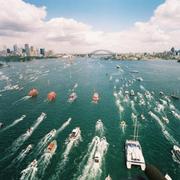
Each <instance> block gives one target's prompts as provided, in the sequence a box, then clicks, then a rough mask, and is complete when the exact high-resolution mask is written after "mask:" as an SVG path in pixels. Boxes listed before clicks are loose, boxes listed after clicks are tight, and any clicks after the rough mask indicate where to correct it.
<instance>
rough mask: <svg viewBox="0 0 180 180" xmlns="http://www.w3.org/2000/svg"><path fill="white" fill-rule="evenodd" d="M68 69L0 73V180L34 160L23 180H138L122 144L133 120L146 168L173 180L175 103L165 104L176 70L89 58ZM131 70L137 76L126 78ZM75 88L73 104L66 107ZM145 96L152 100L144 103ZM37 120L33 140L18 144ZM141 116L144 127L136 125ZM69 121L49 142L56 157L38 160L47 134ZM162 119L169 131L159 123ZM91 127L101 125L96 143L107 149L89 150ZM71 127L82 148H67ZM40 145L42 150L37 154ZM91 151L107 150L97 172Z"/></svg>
mask: <svg viewBox="0 0 180 180" xmlns="http://www.w3.org/2000/svg"><path fill="white" fill-rule="evenodd" d="M72 62H73V63H70V62H69V61H68V60H61V59H60V60H57V59H51V60H33V61H30V62H21V63H19V62H11V63H9V64H10V67H5V68H2V69H0V122H2V123H4V125H5V127H4V128H6V129H1V130H0V145H1V146H0V152H1V153H0V175H1V176H0V177H1V179H3V180H6V179H7V180H9V179H20V178H21V177H22V174H21V171H22V170H24V169H26V168H27V166H28V165H29V164H30V163H31V162H32V161H33V160H34V159H37V161H38V166H37V171H33V172H28V173H29V174H28V173H27V174H26V176H25V177H23V178H24V179H65V180H70V179H105V177H106V176H107V175H108V174H110V176H111V177H112V179H113V180H119V179H127V178H129V179H130V178H133V177H136V176H138V175H141V176H143V177H145V174H144V172H142V171H141V170H140V168H137V167H134V166H133V167H132V169H131V170H128V169H127V168H126V158H125V150H124V145H125V140H126V139H131V138H132V136H131V135H132V134H133V120H132V117H131V116H132V113H134V114H135V116H137V119H138V122H139V124H140V125H139V138H138V139H139V142H140V143H141V146H142V149H143V154H144V158H145V161H146V162H147V163H150V164H153V165H155V166H156V167H157V168H159V170H160V171H161V172H162V173H163V174H164V175H165V174H166V173H168V174H169V175H170V176H171V177H172V179H173V180H178V179H180V165H179V164H178V162H176V161H175V159H174V158H173V157H172V153H171V150H172V147H173V145H174V144H176V145H179V143H180V100H173V99H171V97H169V96H170V95H171V94H172V93H174V92H177V95H179V96H180V92H179V90H180V64H179V63H177V62H176V61H102V60H99V59H90V58H89V59H85V58H79V59H78V58H76V59H74V60H72ZM116 65H120V68H119V69H117V68H116ZM132 70H137V71H138V72H139V73H131V71H132ZM137 77H142V78H143V81H142V82H139V81H137V80H136V78H137ZM76 83H77V84H78V86H77V88H75V92H76V93H77V95H78V98H77V100H76V101H75V102H73V103H68V102H67V100H68V96H69V95H70V93H71V92H72V89H73V87H74V85H75V84H76ZM14 85H18V86H16V87H13V86H14ZM33 87H35V88H37V89H38V91H39V95H38V96H37V98H28V97H27V94H28V92H29V90H30V89H32V88H33ZM131 89H133V90H134V92H135V96H125V91H129V92H130V90H131ZM50 91H55V92H56V93H57V98H56V100H55V101H54V102H48V101H47V94H48V92H50ZM95 91H96V92H98V93H99V95H100V101H99V102H98V104H94V103H92V95H93V93H94V92H95ZM160 91H163V92H164V96H161V95H160V94H159V92H160ZM147 92H150V95H151V99H148V97H146V95H145V94H147ZM178 93H179V94H178ZM119 103H120V104H119ZM132 103H134V108H135V109H134V108H132ZM122 109H123V110H122ZM149 111H151V112H152V113H153V114H154V115H155V116H151V115H150V114H149V113H148V112H149ZM42 112H44V113H45V114H46V118H44V119H43V120H42V122H41V123H39V124H37V128H36V129H34V130H33V132H32V134H30V135H29V136H28V137H27V136H24V135H23V134H24V133H25V132H26V131H27V129H28V128H29V127H35V124H36V122H37V118H38V117H40V115H41V113H42ZM141 114H144V116H145V120H142V119H141V116H140V115H141ZM22 115H25V117H24V118H23V117H22ZM70 117H71V118H72V120H71V121H70V123H69V124H67V126H65V128H64V129H63V130H62V131H61V132H59V133H58V134H57V136H55V137H54V139H56V140H57V149H56V152H55V154H53V155H52V157H46V158H44V156H43V154H44V149H45V148H46V147H47V145H48V143H47V144H44V146H43V144H42V143H41V142H42V141H41V139H42V138H43V137H45V135H46V134H47V133H48V132H50V130H52V129H56V130H58V129H59V128H60V127H61V126H62V125H63V123H65V122H66V121H67V120H68V118H70ZM154 117H155V118H154ZM163 117H166V118H167V119H168V120H169V123H166V122H165V121H163ZM19 118H21V119H20V121H19V120H18V119H19ZM158 118H159V119H158ZM98 119H101V120H102V122H103V129H104V134H103V136H105V137H106V141H107V143H108V144H105V145H101V147H99V146H98V145H97V147H96V144H95V143H93V138H94V137H95V136H96V135H98V136H100V135H99V134H98V132H97V129H96V128H95V125H96V122H97V120H98ZM15 120H17V121H15ZM123 120H124V121H125V122H126V124H127V127H126V128H125V129H122V127H120V122H121V121H123ZM9 126H10V127H9ZM7 127H8V128H7ZM75 127H80V129H81V136H82V140H79V141H78V143H77V144H70V143H66V139H67V138H68V136H69V134H70V133H71V131H72V130H73V129H74V128H75ZM101 130H102V129H101ZM101 130H100V131H101ZM163 130H165V132H164V131H163ZM52 140H53V139H52ZM29 144H32V145H33V149H32V151H30V152H29V153H27V154H25V155H24V156H22V155H21V154H22V150H23V149H25V148H26V147H27V146H28V145H29ZM37 144H38V145H37ZM40 145H42V150H41V151H40V152H39V153H38V154H37V149H38V146H40ZM95 147H96V148H102V149H103V148H104V149H106V151H104V153H103V155H102V156H103V157H101V163H100V165H99V166H98V167H96V166H95V165H94V164H93V158H92V161H91V156H92V157H93V155H94V154H93V148H94V149H95ZM88 150H89V151H88ZM64 154H65V155H64ZM43 158H44V159H43ZM42 159H43V160H42ZM40 160H41V163H40Z"/></svg>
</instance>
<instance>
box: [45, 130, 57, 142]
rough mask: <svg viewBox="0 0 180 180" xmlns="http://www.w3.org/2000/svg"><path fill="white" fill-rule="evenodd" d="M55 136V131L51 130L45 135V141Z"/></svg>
mask: <svg viewBox="0 0 180 180" xmlns="http://www.w3.org/2000/svg"><path fill="white" fill-rule="evenodd" d="M55 135H56V129H52V130H51V131H50V132H49V133H48V134H47V135H46V140H47V139H51V138H53V137H54V136H55Z"/></svg>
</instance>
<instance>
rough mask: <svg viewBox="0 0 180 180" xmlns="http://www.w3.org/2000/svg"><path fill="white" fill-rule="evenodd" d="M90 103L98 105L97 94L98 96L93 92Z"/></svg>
mask: <svg viewBox="0 0 180 180" xmlns="http://www.w3.org/2000/svg"><path fill="white" fill-rule="evenodd" d="M92 101H93V102H94V103H98V101H99V94H98V93H97V92H95V93H94V94H93V97H92Z"/></svg>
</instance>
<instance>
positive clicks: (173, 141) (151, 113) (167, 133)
mask: <svg viewBox="0 0 180 180" xmlns="http://www.w3.org/2000/svg"><path fill="white" fill-rule="evenodd" d="M149 114H150V115H151V117H152V118H154V119H155V120H156V121H157V122H158V124H159V125H160V127H161V130H162V133H163V135H164V137H165V138H166V139H167V140H168V141H169V142H170V143H171V144H173V145H174V144H176V145H179V143H178V142H177V141H176V140H175V139H174V137H173V136H171V135H170V134H169V132H168V131H167V130H166V127H165V125H164V124H163V123H162V122H161V120H160V118H159V117H158V116H157V115H156V114H154V113H153V112H152V111H150V112H149Z"/></svg>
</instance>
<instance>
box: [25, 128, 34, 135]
mask: <svg viewBox="0 0 180 180" xmlns="http://www.w3.org/2000/svg"><path fill="white" fill-rule="evenodd" d="M32 131H33V128H32V127H31V128H28V130H27V131H26V135H31V133H32Z"/></svg>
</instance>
